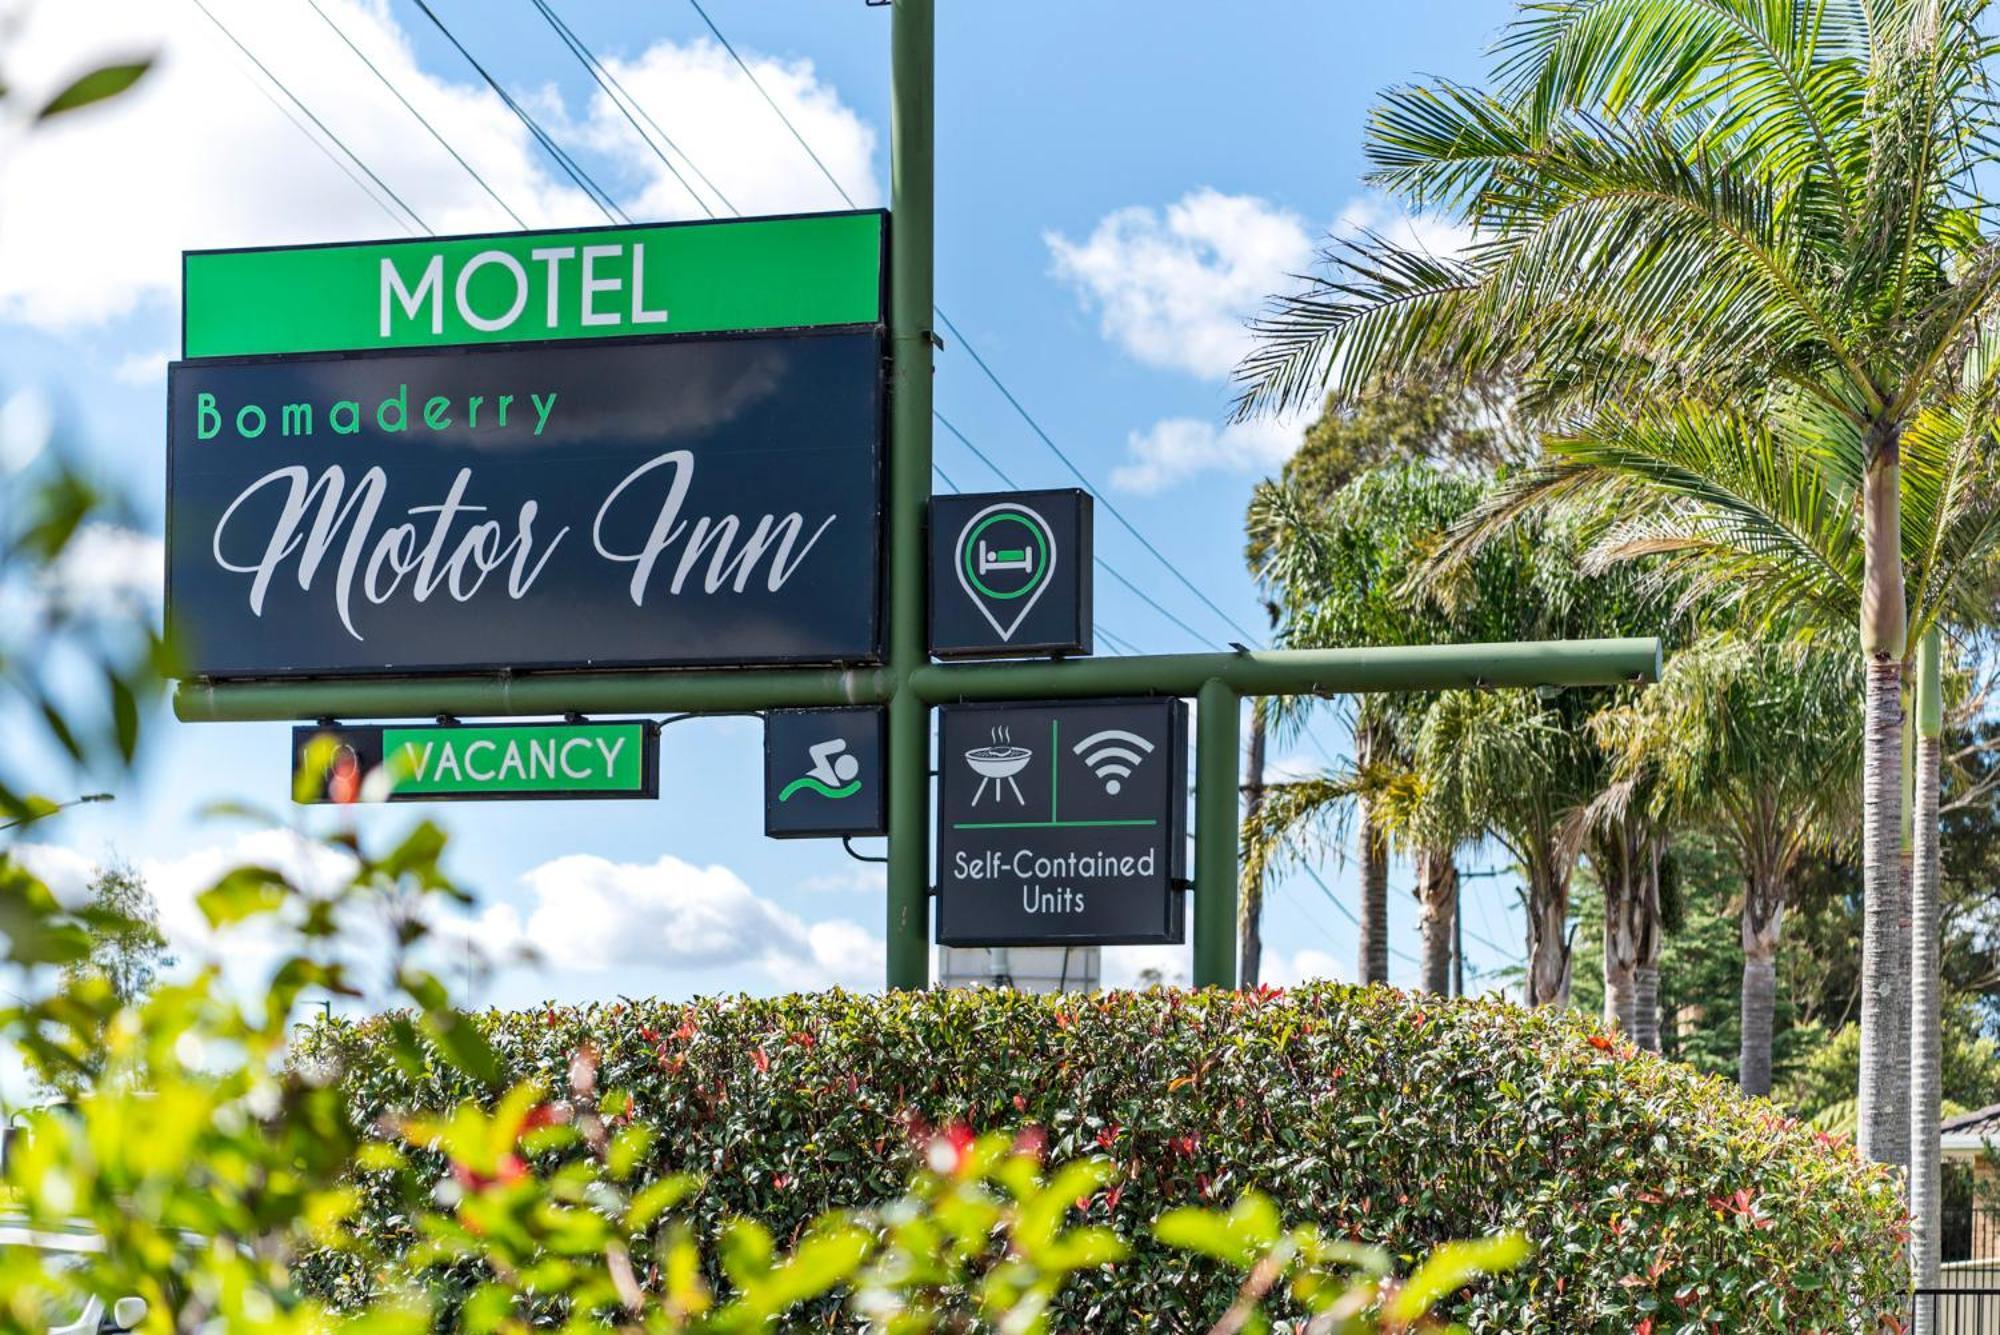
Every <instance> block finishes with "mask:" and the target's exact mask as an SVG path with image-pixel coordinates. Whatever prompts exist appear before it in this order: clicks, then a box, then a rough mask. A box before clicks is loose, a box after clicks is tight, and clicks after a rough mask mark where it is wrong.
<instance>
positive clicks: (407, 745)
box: [292, 721, 660, 803]
mask: <svg viewBox="0 0 2000 1335" xmlns="http://www.w3.org/2000/svg"><path fill="white" fill-rule="evenodd" d="M292 774H293V796H294V798H295V799H296V800H298V801H301V802H309V803H310V802H357V801H367V802H450V801H469V800H480V799H496V798H497V799H507V798H531V797H588V798H611V797H657V796H658V795H659V791H660V755H659V731H658V729H657V728H656V727H654V725H653V724H651V723H648V722H644V721H640V722H634V723H508V724H490V725H489V724H439V725H435V726H431V725H425V726H416V727H395V726H382V727H372V726H371V727H353V728H320V727H302V728H294V729H293V730H292Z"/></svg>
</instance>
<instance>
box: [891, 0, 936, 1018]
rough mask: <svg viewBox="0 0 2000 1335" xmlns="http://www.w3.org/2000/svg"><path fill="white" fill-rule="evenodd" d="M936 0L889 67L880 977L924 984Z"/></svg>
mask: <svg viewBox="0 0 2000 1335" xmlns="http://www.w3.org/2000/svg"><path fill="white" fill-rule="evenodd" d="M936 18H937V15H936V9H935V0H894V7H893V8H892V9H891V10H890V25H889V26H890V36H889V69H890V79H891V83H892V86H891V89H890V115H889V196H890V204H889V227H890V233H889V515H888V519H889V663H888V669H889V672H888V676H889V681H890V682H891V683H892V686H891V689H892V691H893V694H892V695H891V696H890V697H889V755H888V780H889V891H888V926H887V940H888V957H889V968H888V984H889V986H890V987H891V988H924V987H928V986H930V960H931V955H930V951H931V942H930V936H931V932H930V921H931V916H930V910H931V906H930V756H931V730H930V708H929V706H928V705H927V704H926V702H925V701H924V700H923V699H922V698H921V697H920V696H919V695H918V694H917V690H916V685H915V682H914V680H913V676H914V674H915V672H916V670H917V669H918V668H920V667H923V666H925V664H926V663H928V661H929V643H928V637H927V636H926V635H925V633H924V624H925V623H924V616H925V607H924V579H925V574H926V571H927V567H928V564H929V563H928V559H927V554H926V552H925V550H924V519H925V512H926V510H927V509H928V508H929V505H930V499H931V338H932V333H931V310H932V301H933V297H932V280H933V273H934V263H933V261H934V246H933V236H934V233H933V227H932V224H933V221H934V218H935V211H936V199H935V191H934V169H935V165H936V157H937V153H936V138H935V135H936V115H935V102H936V98H935V92H936V41H937V29H936Z"/></svg>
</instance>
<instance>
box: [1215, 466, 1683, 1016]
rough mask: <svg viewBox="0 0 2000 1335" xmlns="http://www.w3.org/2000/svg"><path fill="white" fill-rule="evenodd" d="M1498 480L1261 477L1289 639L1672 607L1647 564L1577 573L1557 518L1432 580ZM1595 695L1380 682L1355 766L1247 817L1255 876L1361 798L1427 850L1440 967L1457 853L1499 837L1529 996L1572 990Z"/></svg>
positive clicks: (1268, 573)
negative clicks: (1440, 550)
mask: <svg viewBox="0 0 2000 1335" xmlns="http://www.w3.org/2000/svg"><path fill="white" fill-rule="evenodd" d="M1484 490H1485V488H1484V487H1483V486H1482V484H1481V483H1480V482H1478V481H1477V480H1475V479H1473V478H1469V477H1464V476H1454V475H1451V474H1447V473H1443V472H1440V471H1438V470H1436V469H1432V468H1428V467H1422V466H1416V465H1411V466H1406V467H1404V468H1400V469H1379V470H1376V471H1374V472H1372V473H1368V474H1365V475H1363V476H1362V477H1360V478H1358V479H1355V480H1353V481H1352V482H1350V483H1349V484H1348V485H1347V486H1345V487H1343V488H1341V489H1340V490H1339V491H1337V492H1336V493H1334V494H1333V495H1332V496H1331V497H1330V498H1328V499H1325V500H1323V501H1318V502H1315V501H1314V500H1313V499H1312V498H1309V497H1306V496H1303V495H1301V494H1300V491H1299V489H1298V488H1296V487H1285V486H1275V485H1274V486H1267V487H1264V488H1261V489H1260V490H1259V493H1258V497H1257V499H1256V501H1254V502H1253V506H1252V521H1253V532H1254V533H1257V534H1259V535H1260V537H1261V540H1262V542H1263V547H1262V550H1264V551H1265V552H1266V554H1267V557H1266V567H1265V577H1266V580H1267V587H1268V588H1269V589H1270V591H1271V594H1272V596H1273V597H1274V598H1275V599H1276V600H1277V601H1278V604H1279V607H1280V620H1279V639H1280V641H1281V642H1282V643H1285V644H1287V645H1291V646H1295V647H1307V646H1318V645H1328V644H1343V645H1356V644H1411V643H1441V642H1448V641H1452V640H1458V641H1471V640H1498V639H1507V638H1528V639H1536V638H1547V637H1551V636H1564V635H1591V634H1605V633H1624V632H1626V631H1628V630H1629V628H1630V627H1632V626H1634V625H1639V624H1648V623H1651V624H1658V622H1659V621H1660V620H1661V619H1662V617H1661V615H1660V613H1659V611H1658V609H1656V608H1655V606H1654V604H1653V603H1652V602H1650V601H1648V599H1647V595H1645V594H1643V593H1642V592H1641V589H1640V585H1641V584H1642V582H1644V581H1643V580H1642V578H1641V577H1640V576H1638V575H1636V574H1634V573H1632V572H1630V571H1618V572H1607V573H1601V574H1597V575H1594V576H1583V575H1580V574H1579V572H1578V569H1577V562H1576V559H1575V557H1576V553H1575V551H1574V550H1573V549H1572V548H1571V547H1570V546H1569V545H1568V544H1567V542H1566V540H1565V539H1564V537H1563V535H1562V534H1561V533H1560V532H1558V531H1556V530H1555V529H1553V528H1547V529H1545V530H1538V531H1535V532H1525V531H1524V532H1521V533H1519V534H1517V535H1514V536H1513V537H1510V538H1509V539H1507V540H1505V541H1500V542H1494V543H1489V544H1487V545H1486V546H1485V547H1484V548H1483V549H1482V550H1481V551H1480V552H1479V553H1478V554H1477V555H1476V556H1474V557H1472V558H1470V559H1469V560H1468V561H1466V562H1464V563H1462V565H1461V566H1460V567H1459V568H1457V569H1456V570H1455V571H1454V572H1453V575H1452V577H1451V579H1450V580H1448V581H1442V580H1424V579H1422V578H1421V576H1422V574H1423V572H1424V570H1425V569H1426V567H1427V565H1428V563H1429V561H1430V560H1431V558H1432V557H1433V555H1434V554H1435V552H1436V550H1437V547H1438V544H1439V543H1440V541H1442V539H1443V537H1444V535H1445V534H1446V533H1447V532H1448V531H1449V530H1450V528H1451V527H1452V526H1453V525H1454V524H1455V523H1457V522H1459V521H1460V520H1461V519H1463V517H1464V516H1466V515H1467V514H1469V513H1472V512H1473V510H1474V507H1475V506H1476V505H1477V503H1478V502H1479V499H1480V497H1481V496H1482V494H1483V493H1484ZM1592 707H1593V706H1592V704H1591V703H1590V700H1589V698H1588V697H1585V696H1582V695H1578V694H1577V693H1569V694H1567V695H1559V696H1557V697H1555V698H1553V699H1551V700H1548V701H1543V700H1540V699H1535V698H1531V697H1522V696H1518V695H1509V696H1488V695H1485V694H1483V693H1479V692H1445V693H1442V694H1440V695H1436V696H1408V697H1404V696H1397V695H1381V696H1374V697H1370V698H1369V700H1368V701H1367V702H1366V704H1365V706H1364V709H1365V711H1366V712H1364V713H1361V714H1360V716H1359V718H1358V719H1357V722H1356V726H1355V732H1356V736H1357V763H1356V765H1355V767H1354V768H1353V770H1352V771H1351V772H1349V773H1346V774H1342V775H1329V776H1324V777H1322V778H1319V779H1316V780H1313V781H1311V782H1309V783H1304V784H1290V785H1274V786H1273V787H1272V788H1271V789H1270V790H1269V791H1268V792H1267V794H1266V796H1265V800H1264V804H1263V806H1262V808H1261V810H1260V813H1259V816H1258V819H1257V821H1255V822H1253V824H1252V827H1251V831H1250V833H1251V838H1250V840H1249V857H1248V861H1247V863H1246V874H1248V875H1262V874H1264V872H1265V871H1266V870H1267V869H1268V868H1269V867H1270V866H1271V865H1272V863H1273V861H1274V860H1275V859H1277V858H1280V857H1282V856H1283V855H1285V854H1286V853H1287V852H1288V851H1291V852H1296V847H1295V845H1296V842H1297V841H1298V840H1299V839H1301V838H1303V837H1304V835H1305V833H1306V832H1307V831H1308V830H1309V829H1311V828H1313V827H1316V826H1321V825H1323V824H1324V823H1325V821H1326V820H1327V819H1328V817H1329V815H1330V814H1331V813H1334V812H1340V811H1345V810H1347V809H1348V808H1347V804H1349V803H1359V804H1362V811H1363V815H1362V818H1361V823H1362V826H1363V830H1364V838H1366V839H1368V840H1369V841H1370V843H1371V844H1372V846H1373V848H1374V849H1376V850H1379V851H1380V852H1381V853H1383V854H1384V855H1386V851H1387V846H1388V842H1389V841H1390V840H1392V839H1393V840H1395V841H1396V842H1399V843H1401V844H1402V845H1404V846H1405V847H1406V848H1407V849H1409V850H1410V851H1412V852H1414V853H1416V854H1417V861H1418V864H1419V868H1420V873H1421V874H1420V875H1419V878H1418V890H1419V896H1420V917H1419V921H1420V923H1421V924H1423V925H1424V927H1425V928H1426V929H1427V930H1426V935H1425V946H1426V949H1425V956H1424V958H1425V966H1424V968H1425V973H1426V977H1427V978H1431V979H1439V980H1441V979H1442V977H1443V975H1444V973H1445V969H1446V964H1445V961H1446V960H1447V959H1448V949H1449V940H1450V926H1451V917H1450V914H1449V912H1448V911H1447V909H1446V904H1447V903H1448V895H1449V894H1450V893H1451V892H1452V891H1453V890H1454V889H1455V887H1454V885H1453V881H1454V879H1455V876H1456V872H1455V869H1453V868H1452V867H1451V857H1452V853H1453V850H1454V849H1455V848H1457V847H1458V846H1459V845H1460V844H1461V843H1464V842H1466V841H1468V840H1472V839H1477V838H1482V837H1486V836H1489V835H1490V836H1491V837H1493V838H1494V839H1495V840H1496V842H1498V843H1499V844H1500V845H1501V846H1502V847H1503V848H1505V849H1506V850H1507V851H1508V852H1509V853H1510V854H1511V855H1512V856H1513V857H1514V859H1515V861H1516V862H1517V864H1518V865H1519V866H1520V867H1521V868H1522V871H1523V874H1524V875H1525V877H1526V879H1527V891H1526V896H1525V898H1526V901H1527V908H1528V919H1529V928H1528V954H1529V960H1530V965H1529V970H1528V975H1529V976H1528V985H1527V998H1528V1000H1529V1001H1530V1002H1531V1003H1532V1004H1536V1005H1543V1004H1550V1003H1559V1002H1561V1001H1562V1000H1563V999H1565V998H1566V997H1567V995H1568V953H1569V942H1568V935H1567V932H1568V917H1569V880H1570V873H1571V870H1572V869H1573V867H1574V866H1575V862H1576V857H1577V851H1576V849H1575V847H1574V841H1573V840H1571V839H1569V838H1567V837H1566V836H1565V828H1566V827H1565V821H1566V820H1567V818H1568V816H1569V813H1570V812H1571V811H1573V810H1574V809H1576V808H1577V807H1579V806H1581V805H1582V804H1583V803H1584V802H1586V801H1587V800H1588V799H1589V797H1590V795H1591V794H1592V793H1594V792H1595V791H1596V789H1597V786H1598V778H1599V771H1600V768H1601V761H1600V758H1599V756H1598V753H1597V751H1596V749H1595V747H1594V746H1593V745H1592V743H1591V741H1590V739H1589V738H1588V736H1587V735H1585V734H1584V732H1583V722H1584V720H1585V719H1586V718H1587V717H1588V715H1589V713H1590V709H1591V708H1592ZM1288 845H1290V846H1291V847H1289V848H1288ZM1366 949H1367V939H1366V936H1365V934H1364V955H1365V953H1366ZM1364 976H1366V975H1365V974H1364Z"/></svg>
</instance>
